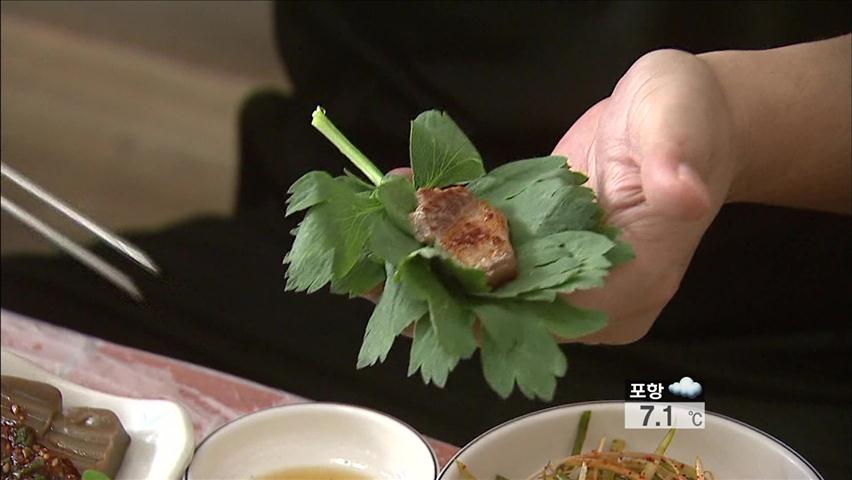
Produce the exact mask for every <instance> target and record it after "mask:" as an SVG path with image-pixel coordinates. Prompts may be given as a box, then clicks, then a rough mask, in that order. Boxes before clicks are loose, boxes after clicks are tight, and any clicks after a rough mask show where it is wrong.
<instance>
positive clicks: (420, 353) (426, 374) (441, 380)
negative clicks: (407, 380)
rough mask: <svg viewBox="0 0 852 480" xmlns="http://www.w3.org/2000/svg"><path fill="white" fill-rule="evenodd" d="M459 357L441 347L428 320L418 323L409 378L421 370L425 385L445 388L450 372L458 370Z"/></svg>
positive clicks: (409, 366)
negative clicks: (430, 384)
mask: <svg viewBox="0 0 852 480" xmlns="http://www.w3.org/2000/svg"><path fill="white" fill-rule="evenodd" d="M458 363H459V357H458V356H456V355H450V354H448V353H447V352H446V350H444V349H443V348H442V347H441V343H440V342H439V341H438V336H437V335H436V334H435V330H434V328H433V327H432V323H431V322H430V321H429V319H428V318H425V317H424V318H421V319H420V320H418V321H417V325H416V326H415V330H414V340H413V341H412V343H411V353H410V355H409V360H408V376H409V377H410V376H411V375H414V374H415V373H416V372H417V370H420V376H421V378H423V383H426V384H429V382H432V383H434V384H435V385H437V386H439V387H441V388H443V387H444V385H445V384H446V383H447V377H448V376H449V374H450V372H451V371H452V370H453V369H454V368H456V365H458Z"/></svg>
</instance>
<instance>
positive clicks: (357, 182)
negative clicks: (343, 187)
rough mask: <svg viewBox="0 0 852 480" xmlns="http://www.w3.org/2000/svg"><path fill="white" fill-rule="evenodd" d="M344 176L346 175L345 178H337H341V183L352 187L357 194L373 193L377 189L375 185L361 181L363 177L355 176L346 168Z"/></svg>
mask: <svg viewBox="0 0 852 480" xmlns="http://www.w3.org/2000/svg"><path fill="white" fill-rule="evenodd" d="M343 174H344V176H342V177H337V178H339V179H340V180H341V181H343V182H345V183H347V184H349V186H351V187H352V189H353V190H355V191H356V192H367V191H372V190H374V189H375V188H376V186H375V185H373V184H371V183H367V182H365V181H364V180H362V179H361V177H359V176H357V175H355V174H354V173H352V172H351V171H349V169H346V168H344V169H343Z"/></svg>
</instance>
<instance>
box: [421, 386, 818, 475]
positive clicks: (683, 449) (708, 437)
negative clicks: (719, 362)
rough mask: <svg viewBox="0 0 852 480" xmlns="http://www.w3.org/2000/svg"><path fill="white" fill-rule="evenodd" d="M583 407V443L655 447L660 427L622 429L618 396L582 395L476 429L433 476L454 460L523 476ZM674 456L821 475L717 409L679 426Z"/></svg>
mask: <svg viewBox="0 0 852 480" xmlns="http://www.w3.org/2000/svg"><path fill="white" fill-rule="evenodd" d="M584 410H591V411H592V417H591V421H590V422H589V429H588V435H587V437H586V444H585V445H584V447H583V450H584V451H585V450H588V449H590V448H594V447H592V445H594V446H596V445H597V443H598V442H599V440H600V438H601V437H603V436H606V437H607V439H610V440H611V439H613V438H621V439H624V440H625V441H626V442H627V449H628V450H631V451H641V452H653V451H654V449H655V448H656V446H657V444H658V443H659V441H660V440H661V439H662V438H663V436H664V435H665V430H625V428H624V403H623V402H588V403H575V404H571V405H564V406H560V407H553V408H549V409H546V410H541V411H539V412H534V413H531V414H528V415H525V416H522V417H518V418H516V419H513V420H510V421H508V422H506V423H504V424H502V425H499V426H497V427H494V428H493V429H491V430H489V431H487V432H485V433H484V434H482V435H480V436H479V437H478V438H476V439H475V440H473V441H472V442H470V443H469V444H467V446H465V447H464V448H462V449H461V450H460V451H459V452H458V453H457V454H456V456H455V457H453V458H452V460H450V461H449V462H448V463H447V465H446V467H444V471H443V472H441V475H440V476H439V477H438V478H439V479H440V480H460V479H461V478H462V477H461V475H460V474H459V471H458V468H457V467H456V466H455V461H456V460H460V461H461V462H462V463H464V464H465V465H467V466H468V468H469V469H470V470H471V472H472V473H473V474H474V475H476V477H477V478H479V479H483V480H484V479H489V480H490V479H492V478H494V476H495V475H496V474H501V475H503V476H505V477H507V478H512V479H516V478H518V479H525V478H527V477H528V476H529V475H531V474H532V473H534V472H535V471H537V470H539V469H541V468H542V467H543V466H544V465H545V463H547V461H548V460H558V459H561V458H564V457H566V456H568V453H569V452H570V450H571V446H572V444H573V442H574V436H575V433H576V430H577V422H578V421H579V419H580V415H581V414H582V412H583V411H584ZM666 455H669V456H671V457H673V458H676V459H678V460H681V461H683V462H685V463H692V462H694V461H695V457H696V456H700V457H701V461H702V463H703V464H704V466H705V468H706V469H707V470H710V471H711V472H713V474H714V475H715V477H716V478H718V479H727V478H735V479H740V480H746V479H761V480H781V479H785V480H786V479H797V480H798V479H808V480H817V479H821V478H822V476H820V474H819V473H817V471H816V470H815V469H814V468H813V467H812V466H811V465H810V464H809V463H808V462H807V461H806V460H805V459H804V458H802V457H801V456H800V455H799V454H797V453H796V452H795V451H793V450H792V449H791V448H790V447H788V446H786V445H784V444H783V443H781V442H780V441H779V440H777V439H775V438H773V437H771V436H770V435H768V434H766V433H764V432H761V431H760V430H758V429H756V428H754V427H751V426H749V425H746V424H745V423H742V422H739V421H737V420H733V419H731V418H728V417H725V416H723V415H719V414H714V413H710V412H707V427H706V428H705V429H704V430H678V432H677V433H676V434H675V438H674V441H673V442H672V444H671V446H670V447H669V449H668V450H667V452H666Z"/></svg>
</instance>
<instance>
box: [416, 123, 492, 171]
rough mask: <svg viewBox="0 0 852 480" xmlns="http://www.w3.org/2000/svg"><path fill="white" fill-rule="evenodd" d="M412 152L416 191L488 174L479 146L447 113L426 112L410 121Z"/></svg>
mask: <svg viewBox="0 0 852 480" xmlns="http://www.w3.org/2000/svg"><path fill="white" fill-rule="evenodd" d="M409 150H410V153H411V168H412V170H414V186H415V187H417V188H428V187H446V186H448V185H454V184H458V183H465V182H469V181H471V180H474V179H476V178H478V177H480V176H482V175H484V174H485V169H484V168H483V166H482V157H480V155H479V152H477V151H476V147H474V146H473V143H471V142H470V140H469V139H468V138H467V136H466V135H465V134H464V132H462V131H461V129H460V128H459V127H458V125H456V122H454V121H453V119H452V118H450V116H449V115H447V114H446V113H445V112H439V111H437V110H430V111H428V112H423V113H421V114H420V115H418V116H417V118H416V119H414V121H413V122H411V138H410V141H409Z"/></svg>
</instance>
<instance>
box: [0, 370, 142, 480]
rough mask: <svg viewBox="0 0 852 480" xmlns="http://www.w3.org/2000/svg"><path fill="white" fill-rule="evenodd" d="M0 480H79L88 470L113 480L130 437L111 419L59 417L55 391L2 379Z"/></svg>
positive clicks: (98, 412)
mask: <svg viewBox="0 0 852 480" xmlns="http://www.w3.org/2000/svg"><path fill="white" fill-rule="evenodd" d="M0 383H2V389H0V391H2V394H0V413H2V468H3V473H2V479H3V480H19V479H21V480H78V479H80V472H81V471H85V470H88V469H91V470H97V471H100V472H103V473H104V474H106V475H107V476H109V477H110V478H114V477H115V474H116V473H117V472H118V469H119V467H120V466H121V462H122V460H123V459H124V453H125V452H126V451H127V446H128V445H129V443H130V436H129V435H127V432H126V431H125V430H124V427H122V425H121V422H120V421H119V419H118V417H117V416H116V415H115V413H113V412H111V411H109V410H103V409H95V408H86V407H80V408H71V409H69V410H68V411H67V412H65V413H63V411H62V394H61V393H60V392H59V390H58V389H56V387H53V386H51V385H48V384H46V383H41V382H33V381H31V380H26V379H23V378H18V377H11V376H6V375H3V376H2V377H0Z"/></svg>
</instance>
